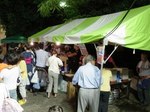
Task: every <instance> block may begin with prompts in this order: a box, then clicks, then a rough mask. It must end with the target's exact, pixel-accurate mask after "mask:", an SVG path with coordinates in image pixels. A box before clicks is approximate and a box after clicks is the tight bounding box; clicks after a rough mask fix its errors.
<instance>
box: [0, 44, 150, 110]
mask: <svg viewBox="0 0 150 112" xmlns="http://www.w3.org/2000/svg"><path fill="white" fill-rule="evenodd" d="M2 49H3V48H2V47H0V54H1V52H2ZM108 62H109V61H108ZM110 62H111V63H113V65H114V67H116V64H115V63H114V61H113V59H110ZM36 71H37V72H36ZM64 72H67V73H72V74H74V77H73V79H72V84H73V85H75V86H78V87H79V91H78V102H77V112H85V110H86V108H87V106H88V107H89V110H90V111H91V112H107V111H108V102H109V96H110V92H111V85H110V82H111V78H112V73H111V70H110V69H106V68H105V65H104V68H103V69H102V71H101V70H100V68H99V67H98V66H97V65H96V57H94V56H93V55H90V54H88V55H86V56H83V55H82V53H81V51H80V48H79V46H78V45H61V46H57V45H55V44H48V45H46V46H44V44H43V43H37V44H35V45H34V46H31V45H28V44H19V45H18V46H17V47H14V48H11V49H10V50H9V49H8V51H7V53H6V55H0V83H4V84H5V85H6V89H7V90H8V92H9V94H10V97H11V98H13V99H15V100H17V101H18V102H19V103H20V104H21V105H22V104H25V103H26V102H27V95H26V94H27V91H30V92H32V93H33V94H34V95H36V94H38V91H39V90H40V89H43V90H44V91H45V93H46V96H47V98H50V97H51V96H52V95H54V97H57V94H58V79H59V75H60V74H61V73H64ZM137 72H138V73H139V83H138V85H137V87H138V96H139V100H140V102H141V103H143V104H149V101H150V94H148V93H149V92H150V76H149V72H150V62H149V61H148V57H147V55H146V54H141V61H140V62H139V63H138V65H137ZM35 75H37V76H35ZM33 77H34V82H33ZM18 93H19V94H20V96H21V97H18V96H17V95H18ZM59 109H60V112H61V111H62V110H61V108H59ZM50 110H51V109H49V112H51V111H50ZM52 112H53V111H52Z"/></svg>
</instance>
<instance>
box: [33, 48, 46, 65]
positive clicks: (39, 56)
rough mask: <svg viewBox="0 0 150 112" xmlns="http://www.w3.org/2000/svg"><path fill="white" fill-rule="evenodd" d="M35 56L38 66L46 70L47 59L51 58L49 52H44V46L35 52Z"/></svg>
mask: <svg viewBox="0 0 150 112" xmlns="http://www.w3.org/2000/svg"><path fill="white" fill-rule="evenodd" d="M39 46H40V45H39ZM35 54H36V66H37V67H43V68H45V67H46V63H47V59H48V57H49V54H48V52H46V51H45V50H43V49H42V45H41V47H40V49H38V50H36V51H35Z"/></svg>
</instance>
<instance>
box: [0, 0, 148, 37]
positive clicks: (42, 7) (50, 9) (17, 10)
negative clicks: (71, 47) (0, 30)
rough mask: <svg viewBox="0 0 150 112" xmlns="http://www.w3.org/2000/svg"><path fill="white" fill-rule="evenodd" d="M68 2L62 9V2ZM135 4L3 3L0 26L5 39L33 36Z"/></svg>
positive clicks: (115, 0) (126, 0) (86, 0)
mask: <svg viewBox="0 0 150 112" xmlns="http://www.w3.org/2000/svg"><path fill="white" fill-rule="evenodd" d="M62 1H63V2H66V4H67V5H66V7H61V6H60V2H62ZM132 2H133V0H1V2H0V22H2V24H4V25H5V26H6V35H7V36H12V35H18V34H22V35H24V36H27V37H28V36H30V35H32V34H34V33H36V32H38V31H40V30H42V29H44V28H45V27H47V26H52V25H56V24H60V23H62V22H64V21H66V20H69V19H75V18H81V17H90V16H100V15H104V14H108V13H113V12H118V11H122V10H127V9H128V8H129V7H130V5H131V4H132ZM147 4H150V0H136V2H135V4H134V6H133V8H134V7H140V6H143V5H147Z"/></svg>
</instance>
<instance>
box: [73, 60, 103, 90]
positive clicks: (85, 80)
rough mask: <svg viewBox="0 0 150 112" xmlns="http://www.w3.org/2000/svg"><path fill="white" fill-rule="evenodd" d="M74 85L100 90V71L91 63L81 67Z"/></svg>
mask: <svg viewBox="0 0 150 112" xmlns="http://www.w3.org/2000/svg"><path fill="white" fill-rule="evenodd" d="M72 83H73V84H74V85H76V84H78V85H79V86H80V87H81V88H91V89H92V88H99V86H100V84H101V74H100V69H99V68H98V67H96V66H94V65H92V64H91V63H90V62H89V63H87V64H86V65H83V66H81V67H79V69H78V70H77V72H76V73H75V75H74V77H73V79H72Z"/></svg>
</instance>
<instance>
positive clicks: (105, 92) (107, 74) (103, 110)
mask: <svg viewBox="0 0 150 112" xmlns="http://www.w3.org/2000/svg"><path fill="white" fill-rule="evenodd" d="M111 77H112V72H111V71H110V70H108V69H105V68H104V69H103V70H102V82H103V83H102V85H101V87H100V98H99V111H98V112H108V102H109V96H110V91H111V86H110V81H111Z"/></svg>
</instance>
